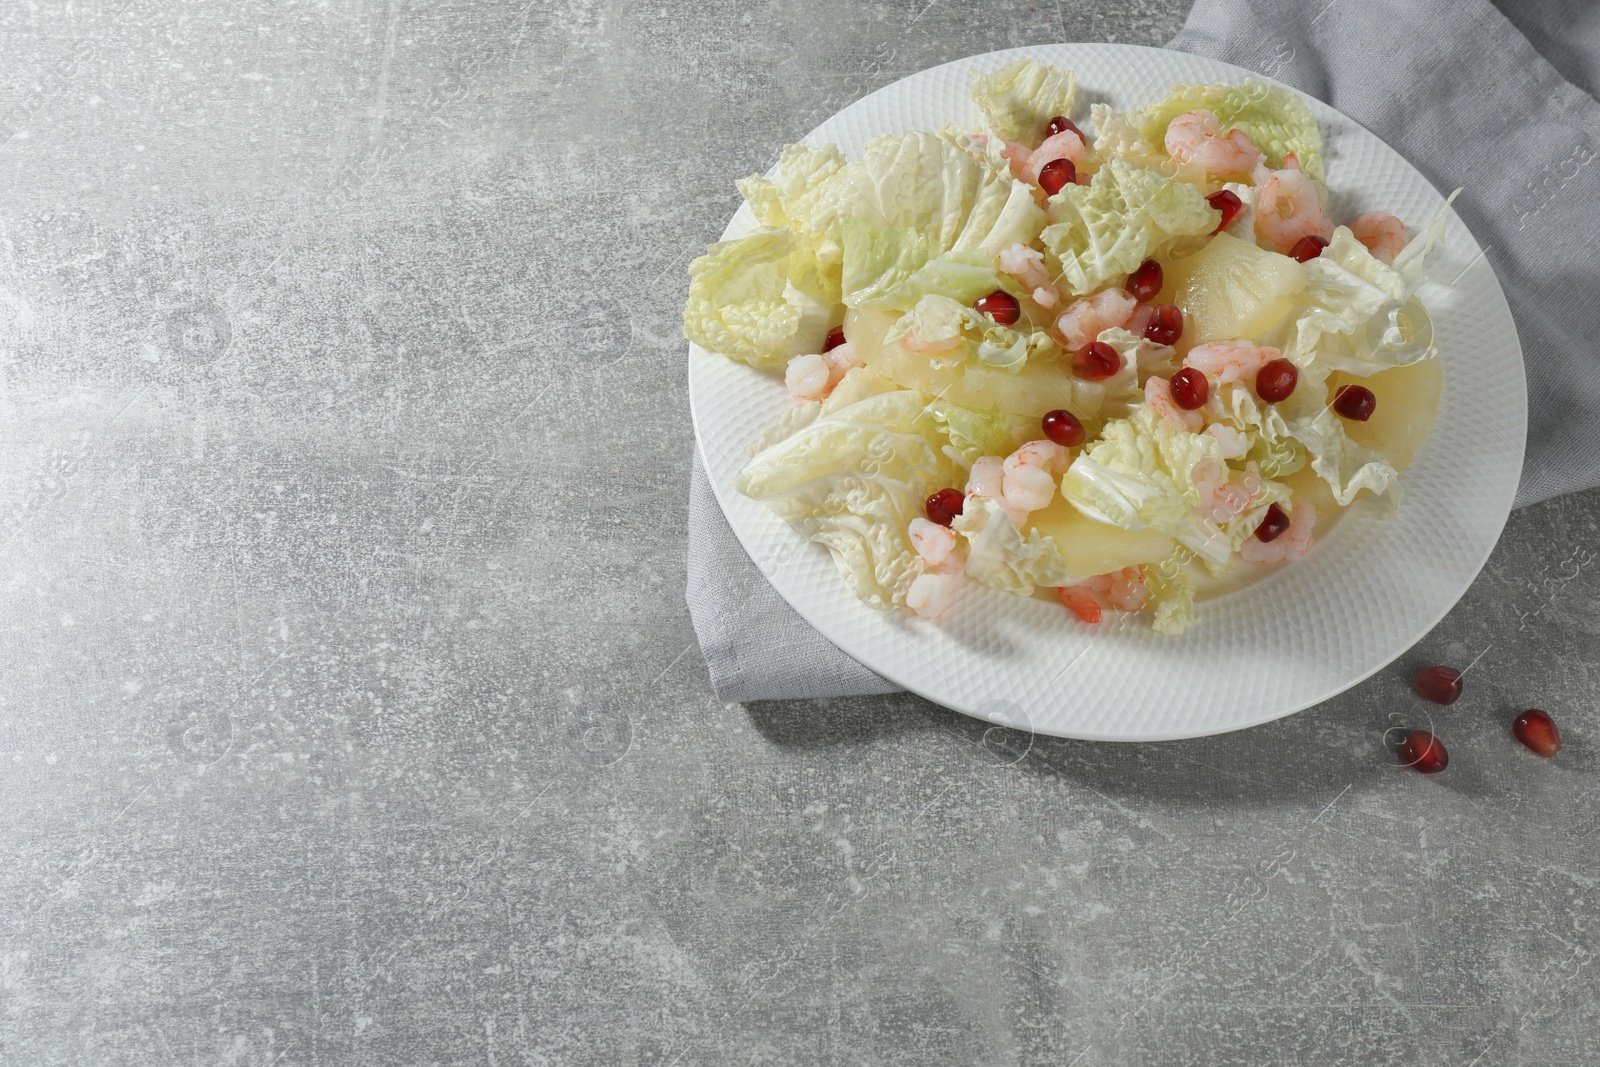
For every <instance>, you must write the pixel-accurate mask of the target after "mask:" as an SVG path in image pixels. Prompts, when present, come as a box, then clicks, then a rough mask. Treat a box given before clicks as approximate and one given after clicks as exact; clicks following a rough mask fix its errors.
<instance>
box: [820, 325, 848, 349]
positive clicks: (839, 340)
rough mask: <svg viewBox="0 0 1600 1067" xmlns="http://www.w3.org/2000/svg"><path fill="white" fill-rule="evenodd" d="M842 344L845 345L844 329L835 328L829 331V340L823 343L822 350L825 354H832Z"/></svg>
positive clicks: (840, 327)
mask: <svg viewBox="0 0 1600 1067" xmlns="http://www.w3.org/2000/svg"><path fill="white" fill-rule="evenodd" d="M842 344H844V327H843V326H835V327H834V328H833V329H831V330H829V331H828V338H827V340H825V341H823V342H822V350H823V351H824V352H832V351H833V350H834V349H835V348H838V347H839V346H840V345H842Z"/></svg>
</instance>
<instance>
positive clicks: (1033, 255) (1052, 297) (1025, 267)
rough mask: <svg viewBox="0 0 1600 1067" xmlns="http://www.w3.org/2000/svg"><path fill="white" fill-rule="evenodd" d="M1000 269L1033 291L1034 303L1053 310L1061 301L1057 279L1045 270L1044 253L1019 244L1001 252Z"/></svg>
mask: <svg viewBox="0 0 1600 1067" xmlns="http://www.w3.org/2000/svg"><path fill="white" fill-rule="evenodd" d="M1000 269H1001V270H1003V271H1005V272H1006V273H1007V274H1009V275H1011V276H1012V277H1013V278H1015V279H1017V280H1018V281H1020V282H1021V283H1022V284H1023V285H1026V286H1027V287H1028V288H1029V289H1031V290H1033V302H1034V303H1036V304H1038V305H1039V306H1040V307H1042V308H1053V307H1055V306H1056V304H1057V302H1059V301H1060V299H1061V294H1060V293H1059V292H1057V291H1056V284H1055V279H1054V278H1052V277H1050V272H1049V271H1047V270H1045V269H1044V253H1043V252H1041V251H1039V250H1038V249H1037V248H1029V247H1028V246H1027V245H1025V244H1022V243H1021V242H1018V243H1017V244H1014V245H1012V246H1010V247H1009V248H1004V249H1001V251H1000Z"/></svg>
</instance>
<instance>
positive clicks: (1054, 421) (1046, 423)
mask: <svg viewBox="0 0 1600 1067" xmlns="http://www.w3.org/2000/svg"><path fill="white" fill-rule="evenodd" d="M1039 423H1040V425H1041V426H1042V427H1043V428H1044V435H1045V436H1046V437H1048V438H1050V440H1052V441H1054V442H1055V443H1056V444H1058V445H1060V446H1061V447H1062V448H1076V447H1078V446H1079V445H1081V444H1083V438H1084V432H1083V423H1081V422H1079V421H1078V416H1076V415H1074V414H1073V413H1072V412H1070V411H1067V410H1066V409H1064V408H1056V409H1055V410H1054V411H1047V412H1045V415H1044V418H1042V419H1040V420H1039Z"/></svg>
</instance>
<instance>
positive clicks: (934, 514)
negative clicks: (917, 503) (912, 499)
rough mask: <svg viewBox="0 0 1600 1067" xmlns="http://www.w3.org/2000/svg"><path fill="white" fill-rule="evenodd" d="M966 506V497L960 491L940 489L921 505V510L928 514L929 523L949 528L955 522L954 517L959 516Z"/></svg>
mask: <svg viewBox="0 0 1600 1067" xmlns="http://www.w3.org/2000/svg"><path fill="white" fill-rule="evenodd" d="M966 504H967V496H966V494H965V493H963V492H962V491H961V490H959V489H941V490H939V491H938V492H937V493H934V494H933V495H932V496H930V497H929V498H928V499H927V501H925V502H924V503H923V505H922V509H923V510H924V511H926V512H927V513H928V521H929V522H936V523H938V524H939V525H940V526H949V525H950V524H951V523H952V522H955V521H956V516H957V515H959V514H961V509H962V508H964V507H966Z"/></svg>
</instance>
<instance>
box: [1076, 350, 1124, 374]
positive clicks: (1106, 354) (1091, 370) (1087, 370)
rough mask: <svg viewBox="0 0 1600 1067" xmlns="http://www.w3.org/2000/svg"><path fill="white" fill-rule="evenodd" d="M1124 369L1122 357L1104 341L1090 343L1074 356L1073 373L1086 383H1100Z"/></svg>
mask: <svg viewBox="0 0 1600 1067" xmlns="http://www.w3.org/2000/svg"><path fill="white" fill-rule="evenodd" d="M1121 369H1122V357H1121V356H1119V355H1117V350H1116V349H1115V348H1112V347H1111V346H1110V345H1108V344H1106V343H1105V342H1104V341H1090V342H1089V343H1088V344H1086V345H1084V346H1083V347H1082V348H1080V349H1078V350H1077V351H1076V352H1074V353H1073V355H1072V373H1073V374H1076V375H1077V376H1078V377H1080V378H1082V379H1083V380H1084V381H1086V382H1098V381H1100V380H1101V379H1103V378H1109V377H1111V376H1112V375H1113V374H1115V373H1117V371H1119V370H1121Z"/></svg>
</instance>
